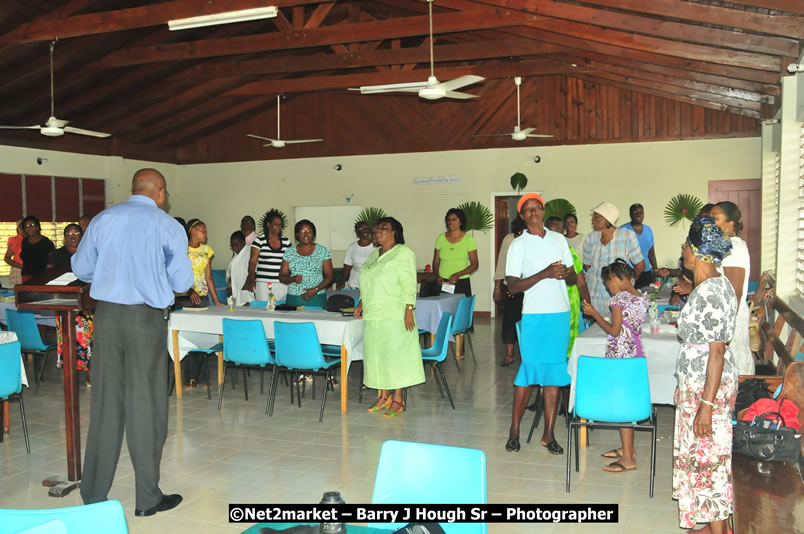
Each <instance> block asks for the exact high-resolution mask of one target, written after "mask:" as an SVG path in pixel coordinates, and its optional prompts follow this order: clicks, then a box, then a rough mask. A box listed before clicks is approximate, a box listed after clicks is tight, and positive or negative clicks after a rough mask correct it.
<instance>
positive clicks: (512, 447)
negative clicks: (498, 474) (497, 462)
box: [505, 438, 520, 452]
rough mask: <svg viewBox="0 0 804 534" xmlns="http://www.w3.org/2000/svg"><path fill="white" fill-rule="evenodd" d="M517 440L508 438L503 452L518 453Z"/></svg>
mask: <svg viewBox="0 0 804 534" xmlns="http://www.w3.org/2000/svg"><path fill="white" fill-rule="evenodd" d="M519 448H520V445H519V438H508V441H507V442H506V444H505V450H506V451H508V452H519Z"/></svg>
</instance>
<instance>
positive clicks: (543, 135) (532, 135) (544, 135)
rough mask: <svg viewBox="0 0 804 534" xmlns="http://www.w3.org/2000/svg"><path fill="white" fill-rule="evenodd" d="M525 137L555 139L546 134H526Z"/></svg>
mask: <svg viewBox="0 0 804 534" xmlns="http://www.w3.org/2000/svg"><path fill="white" fill-rule="evenodd" d="M525 137H545V138H548V137H555V135H547V134H528V135H526V136H525Z"/></svg>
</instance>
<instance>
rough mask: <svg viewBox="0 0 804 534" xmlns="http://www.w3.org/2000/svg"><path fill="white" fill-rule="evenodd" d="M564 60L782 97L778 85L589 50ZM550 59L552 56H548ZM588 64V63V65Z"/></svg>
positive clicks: (564, 53) (572, 50)
mask: <svg viewBox="0 0 804 534" xmlns="http://www.w3.org/2000/svg"><path fill="white" fill-rule="evenodd" d="M558 56H559V58H560V59H562V60H567V59H568V58H573V63H579V64H581V65H592V64H593V63H594V62H595V61H598V62H601V63H605V64H608V65H616V66H619V67H623V68H626V69H631V70H634V71H641V72H648V73H655V74H660V75H663V76H668V77H672V78H677V79H678V80H679V83H684V82H693V83H700V84H707V85H713V86H722V87H728V88H730V89H733V90H737V91H747V92H750V93H755V94H758V95H763V96H766V97H769V98H771V97H772V98H774V99H775V97H778V96H779V95H781V90H780V88H779V86H778V85H774V84H770V83H759V82H751V81H747V80H740V79H737V78H728V77H725V76H716V75H714V74H705V73H702V72H695V71H691V70H682V69H678V68H674V67H668V66H665V65H659V64H656V63H649V62H644V61H634V60H632V59H627V58H622V57H618V56H613V55H607V54H600V53H597V52H591V51H589V50H580V49H575V48H566V49H565V50H564V51H562V52H561V53H559V54H558ZM548 57H550V56H548ZM587 62H588V63H587Z"/></svg>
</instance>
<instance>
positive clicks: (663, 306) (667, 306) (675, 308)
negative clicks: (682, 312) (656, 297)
mask: <svg viewBox="0 0 804 534" xmlns="http://www.w3.org/2000/svg"><path fill="white" fill-rule="evenodd" d="M656 309H657V310H658V312H659V313H664V312H665V311H667V310H671V311H678V306H677V305H675V304H673V305H670V304H659V305H657V306H656Z"/></svg>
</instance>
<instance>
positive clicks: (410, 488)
mask: <svg viewBox="0 0 804 534" xmlns="http://www.w3.org/2000/svg"><path fill="white" fill-rule="evenodd" d="M413 466H415V467H413ZM371 502H372V504H409V503H417V504H486V455H485V453H484V452H483V451H481V450H477V449H467V448H464V447H448V446H446V445H433V444H430V443H412V442H408V441H386V442H385V443H383V444H382V449H381V450H380V461H379V464H378V465H377V477H376V478H375V479H374V493H373V494H372V497H371ZM372 526H374V527H377V528H386V529H390V528H399V527H401V526H403V525H402V524H399V523H390V524H388V523H385V524H375V525H372ZM441 527H442V528H443V529H444V532H446V533H447V534H486V533H487V532H488V525H487V524H486V523H441Z"/></svg>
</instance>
